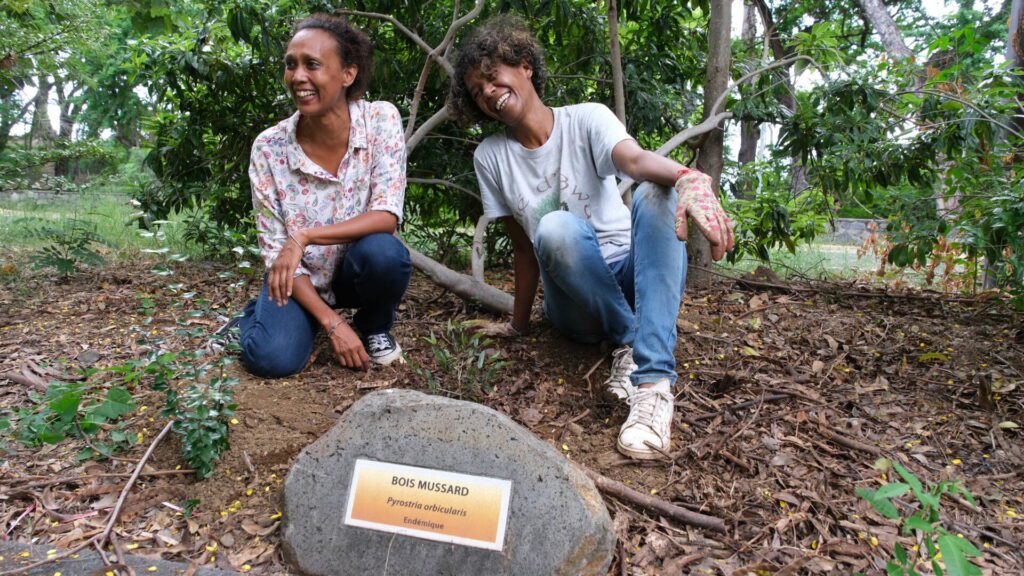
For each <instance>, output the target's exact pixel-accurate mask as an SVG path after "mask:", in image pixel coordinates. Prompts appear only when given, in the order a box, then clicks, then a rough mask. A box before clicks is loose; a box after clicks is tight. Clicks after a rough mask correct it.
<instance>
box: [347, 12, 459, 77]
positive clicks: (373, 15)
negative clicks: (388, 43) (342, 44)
mask: <svg viewBox="0 0 1024 576" xmlns="http://www.w3.org/2000/svg"><path fill="white" fill-rule="evenodd" d="M338 13H339V14H344V15H346V16H362V17H363V18H373V19H376V20H384V21H386V22H389V23H391V25H392V26H394V27H395V28H398V30H399V31H400V32H401V33H402V34H405V35H406V36H407V37H408V38H409V39H410V40H412V41H413V42H415V43H416V45H417V46H419V47H420V48H422V49H423V51H424V52H426V53H427V55H429V56H430V57H431V58H433V59H434V60H435V61H437V63H438V64H440V65H441V67H442V68H444V69H445V70H447V71H448V74H449V75H451V74H452V73H453V70H454V69H453V68H452V65H451V64H450V63H449V62H448V61H446V60H445V59H444V58H442V57H441V56H440V55H439V54H435V53H434V49H433V48H432V47H431V46H430V44H427V42H426V41H425V40H423V38H421V37H420V35H419V34H417V33H415V32H413V31H412V30H410V29H409V28H407V27H406V26H405V24H402V23H401V22H399V21H398V19H397V18H395V17H394V16H391V15H388V14H380V13H378V12H363V11H361V10H347V9H343V10H339V11H338Z"/></svg>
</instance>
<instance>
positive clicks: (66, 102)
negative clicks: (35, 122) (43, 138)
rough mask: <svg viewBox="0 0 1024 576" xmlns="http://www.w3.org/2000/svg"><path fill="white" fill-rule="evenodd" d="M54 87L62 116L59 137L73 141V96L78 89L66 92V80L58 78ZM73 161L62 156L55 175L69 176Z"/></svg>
mask: <svg viewBox="0 0 1024 576" xmlns="http://www.w3.org/2000/svg"><path fill="white" fill-rule="evenodd" d="M54 88H56V91H57V104H58V105H59V107H60V118H59V120H58V122H57V125H58V126H59V127H60V131H59V132H58V133H57V137H58V138H59V139H60V140H62V141H64V142H65V143H69V142H71V137H72V136H73V135H74V131H75V112H74V111H73V110H72V108H73V105H72V100H71V97H72V96H74V95H75V92H77V91H78V90H77V89H76V88H71V91H70V92H69V93H67V94H65V93H64V82H63V81H61V80H57V81H56V82H55V83H54ZM70 169H71V161H70V160H68V159H67V158H61V159H59V160H57V162H56V163H54V165H53V175H54V176H62V177H65V178H67V177H69V176H70V175H71V174H70V172H71V170H70Z"/></svg>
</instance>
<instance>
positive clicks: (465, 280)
mask: <svg viewBox="0 0 1024 576" xmlns="http://www.w3.org/2000/svg"><path fill="white" fill-rule="evenodd" d="M406 247H407V248H409V254H410V255H411V256H412V265H413V266H415V267H416V269H418V270H420V271H422V272H423V273H425V274H426V275H427V276H429V277H430V279H431V280H432V281H433V282H434V283H435V284H439V285H441V286H442V287H444V288H446V289H448V290H450V291H451V292H452V293H453V294H455V295H457V296H460V297H462V298H465V299H466V300H469V301H471V302H475V303H477V304H479V305H480V306H483V307H484V308H486V309H488V310H490V311H491V312H494V313H497V314H512V295H511V294H507V293H505V292H502V291H501V290H498V289H497V288H495V287H493V286H488V285H487V284H484V283H483V282H479V281H477V280H476V279H474V278H472V277H470V276H466V275H465V274H460V273H458V272H455V271H454V270H451V269H450V268H448V267H446V266H444V265H443V264H441V263H439V262H437V261H435V260H433V259H431V258H429V257H427V256H425V255H424V254H422V253H420V252H418V251H417V250H415V249H413V248H412V247H409V245H408V244H406ZM0 576H2V575H0Z"/></svg>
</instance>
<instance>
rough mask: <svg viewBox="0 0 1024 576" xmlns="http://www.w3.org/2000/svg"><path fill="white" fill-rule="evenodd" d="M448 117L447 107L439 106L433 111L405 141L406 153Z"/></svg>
mask: <svg viewBox="0 0 1024 576" xmlns="http://www.w3.org/2000/svg"><path fill="white" fill-rule="evenodd" d="M450 118H451V115H449V114H448V108H441V109H440V110H438V111H437V112H435V113H434V115H433V116H431V117H430V118H429V119H428V120H427V121H426V122H424V123H423V124H421V125H420V127H419V128H417V129H416V132H414V133H413V135H412V136H411V137H409V139H408V140H406V141H405V150H406V154H411V153H412V151H413V149H415V148H416V146H418V145H419V143H420V142H421V141H422V140H423V138H425V137H426V136H427V134H430V132H432V131H433V130H434V128H437V127H438V126H440V125H441V124H443V123H444V122H445V121H446V120H448V119H450Z"/></svg>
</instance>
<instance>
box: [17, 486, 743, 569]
mask: <svg viewBox="0 0 1024 576" xmlns="http://www.w3.org/2000/svg"><path fill="white" fill-rule="evenodd" d="M583 471H584V472H585V473H586V474H587V477H589V478H590V479H591V480H592V481H593V482H594V485H595V486H597V489H598V490H600V491H601V492H604V493H605V494H607V495H609V496H614V497H615V498H618V499H620V500H625V501H627V502H631V503H633V504H636V505H638V506H640V507H642V508H644V509H646V510H650V511H651V512H655V513H657V514H660V515H662V516H664V517H666V518H671V519H673V520H676V521H677V522H681V523H683V524H687V525H689V526H696V527H698V528H704V529H706V530H711V531H714V532H721V533H724V532H726V528H725V521H724V520H722V519H721V518H718V517H716V516H708V515H707V514H701V513H699V512H691V511H689V510H687V509H685V508H681V507H679V506H676V505H675V504H673V503H671V502H668V501H666V500H662V499H661V498H655V497H654V496H650V495H648V494H644V493H643V492H639V491H637V490H634V489H632V488H630V487H629V486H626V485H625V484H623V483H622V482H616V481H615V480H612V479H611V478H608V477H606V476H602V475H601V474H598V473H597V472H594V471H593V470H590V469H588V468H583ZM0 576H2V575H0Z"/></svg>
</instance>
